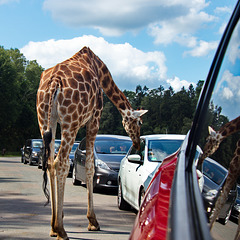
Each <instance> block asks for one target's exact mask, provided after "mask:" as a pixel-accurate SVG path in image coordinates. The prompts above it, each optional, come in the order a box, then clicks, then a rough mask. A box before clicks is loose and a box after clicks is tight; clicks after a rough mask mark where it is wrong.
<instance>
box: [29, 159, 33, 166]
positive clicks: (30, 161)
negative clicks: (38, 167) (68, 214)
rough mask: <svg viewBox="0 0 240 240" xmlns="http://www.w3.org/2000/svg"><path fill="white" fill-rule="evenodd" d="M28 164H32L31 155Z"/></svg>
mask: <svg viewBox="0 0 240 240" xmlns="http://www.w3.org/2000/svg"><path fill="white" fill-rule="evenodd" d="M29 165H33V163H32V157H30V158H29Z"/></svg>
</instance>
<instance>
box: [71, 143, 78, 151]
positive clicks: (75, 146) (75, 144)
mask: <svg viewBox="0 0 240 240" xmlns="http://www.w3.org/2000/svg"><path fill="white" fill-rule="evenodd" d="M77 147H78V143H74V144H73V147H72V150H71V152H70V154H74V152H75V151H76V149H77Z"/></svg>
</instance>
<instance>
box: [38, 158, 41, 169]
mask: <svg viewBox="0 0 240 240" xmlns="http://www.w3.org/2000/svg"><path fill="white" fill-rule="evenodd" d="M38 168H39V169H41V168H42V164H41V160H40V158H39V160H38Z"/></svg>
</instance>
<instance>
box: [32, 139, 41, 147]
mask: <svg viewBox="0 0 240 240" xmlns="http://www.w3.org/2000/svg"><path fill="white" fill-rule="evenodd" d="M42 146H43V143H42V140H33V141H32V147H34V148H41V147H42Z"/></svg>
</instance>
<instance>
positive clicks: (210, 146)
mask: <svg viewBox="0 0 240 240" xmlns="http://www.w3.org/2000/svg"><path fill="white" fill-rule="evenodd" d="M208 132H209V135H208V137H207V138H206V144H205V146H204V148H203V155H202V157H201V159H203V160H204V159H205V158H206V157H208V156H211V155H212V154H213V153H215V152H216V150H217V149H218V147H219V145H220V143H221V141H222V136H221V134H220V133H219V132H216V131H214V130H213V129H212V128H211V127H210V126H209V127H208Z"/></svg>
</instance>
